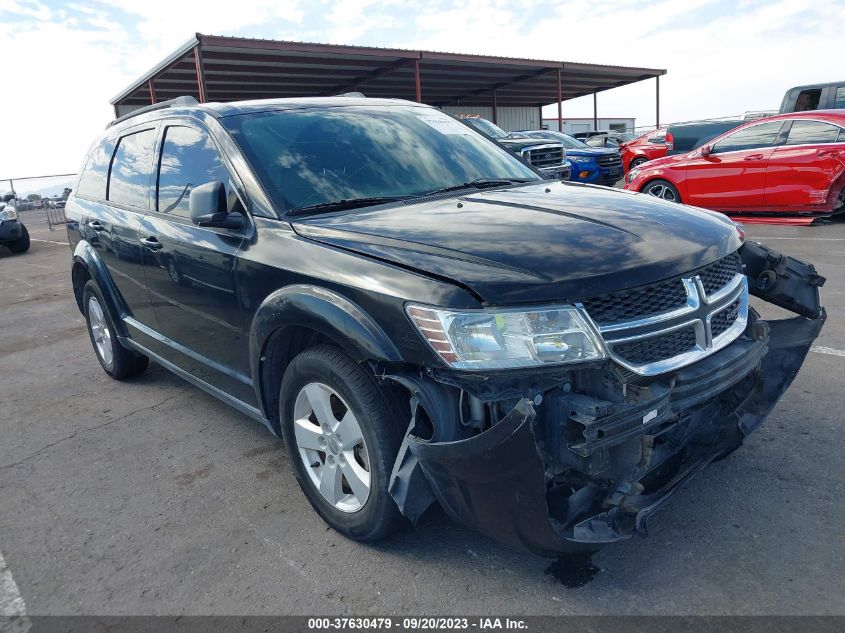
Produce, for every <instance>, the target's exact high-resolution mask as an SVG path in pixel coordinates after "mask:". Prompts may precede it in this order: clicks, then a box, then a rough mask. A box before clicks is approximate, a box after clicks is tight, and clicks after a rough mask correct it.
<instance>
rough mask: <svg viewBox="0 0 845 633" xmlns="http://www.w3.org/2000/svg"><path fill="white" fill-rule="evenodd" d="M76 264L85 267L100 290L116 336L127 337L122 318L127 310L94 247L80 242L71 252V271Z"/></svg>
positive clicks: (85, 242)
mask: <svg viewBox="0 0 845 633" xmlns="http://www.w3.org/2000/svg"><path fill="white" fill-rule="evenodd" d="M77 264H81V265H82V266H85V268H86V269H87V270H88V274H89V275H90V276H91V279H93V280H94V281H96V282H97V285H98V286H99V287H100V290H101V291H102V293H103V295H104V296H105V299H106V303H107V305H106V308H107V309H108V311H109V314H110V315H111V318H112V323H114V327H115V329H116V330H117V331H118V336H122V337H125V336H128V334H127V331H126V326H125V325H124V323H123V317H124V316H126V315H127V314H129V309H128V308H127V306H126V304H125V303H124V301H123V298H122V297H121V296H120V293H119V292H118V291H117V286H115V284H114V280H113V279H112V278H111V275H110V274H109V272H108V269H107V268H106V265H105V264H104V263H103V260H102V258H101V257H100V255H99V254H98V253H97V251H96V250H95V249H94V247H93V246H91V244H90V243H89V242H87V241H86V240H80V241H79V243H78V244H77V245H76V248H75V249H74V251H73V265H72V268H71V270H73V269H74V268H75V267H76V265H77ZM77 302H78V299H77ZM79 310H80V312H82V311H83V307H82V305H81V304H79ZM83 314H84V312H83Z"/></svg>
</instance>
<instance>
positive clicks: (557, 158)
mask: <svg viewBox="0 0 845 633" xmlns="http://www.w3.org/2000/svg"><path fill="white" fill-rule="evenodd" d="M522 155H523V156H524V157H525V159H526V160H527V161H528V162H529V163H531V165H532V166H534V167H538V168H539V167H555V166H557V165H560V164H561V163H562V162H563V147H537V148H534V149H527V150H525V151H523V154H522Z"/></svg>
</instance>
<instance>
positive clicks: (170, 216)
mask: <svg viewBox="0 0 845 633" xmlns="http://www.w3.org/2000/svg"><path fill="white" fill-rule="evenodd" d="M230 178H231V174H230V170H229V168H228V166H227V164H226V162H225V161H224V158H223V155H222V153H221V152H220V151H219V149H218V147H217V145H216V143H215V142H214V140H213V138H212V137H211V135H210V134H209V133H208V131H207V130H205V129H204V128H202V127H199V126H198V125H197V124H194V123H192V122H182V121H173V122H171V121H165V122H164V123H163V124H162V131H161V140H160V147H159V153H158V161H157V171H156V178H155V179H154V182H153V185H152V186H151V202H150V207H151V209H150V212H149V213H148V214H147V216H146V217H145V218H144V221H143V223H142V226H141V235H140V237H141V243H142V245H143V255H144V270H145V273H146V280H147V287H148V289H149V293H150V297H151V299H152V302H153V305H154V307H155V313H156V317H157V321H158V324H159V325H158V331H159V332H160V334H161V336H162V338H161V340H160V346H159V348H158V352H159V353H160V354H161V355H162V356H164V357H165V358H167V360H169V361H171V362H172V363H174V364H175V365H177V366H178V367H180V368H182V369H184V370H186V371H188V372H189V373H191V374H193V375H194V376H196V377H198V378H200V379H202V380H204V381H205V382H207V383H209V384H211V385H213V386H215V387H217V388H218V389H221V390H223V391H225V392H226V393H228V394H230V395H233V396H235V397H237V398H238V399H240V400H242V401H245V402H249V403H254V400H255V398H254V392H253V389H252V381H251V379H250V377H249V373H250V372H249V364H248V348H249V341H248V337H247V336H246V334H245V325H244V321H243V318H244V316H243V311H242V309H241V305H240V301H239V298H238V292H237V288H236V285H235V262H236V254H237V252H238V248H239V247H240V245H241V243H242V241H243V232H242V231H241V232H232V231H229V230H228V229H218V228H207V227H200V226H196V225H195V224H194V223H193V222H192V221H191V217H190V210H189V206H188V201H189V198H190V194H191V190H192V189H194V188H195V187H197V186H199V185H202V184H205V183H208V182H213V181H221V182H223V183H224V184H225V185H226V186H227V191H228V192H229V194H230V200H232V201H233V204H235V203H239V202H237V201H238V198H237V196H235V195H234V191H233V190H232V187H231V183H230Z"/></svg>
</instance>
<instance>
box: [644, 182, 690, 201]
mask: <svg viewBox="0 0 845 633" xmlns="http://www.w3.org/2000/svg"><path fill="white" fill-rule="evenodd" d="M640 192H641V193H646V194H648V195H650V196H654V197H655V198H660V199H661V200H666V201H667V202H680V201H681V194H680V193H678V188H677V187H675V185H673V184H672V183H671V182H669V181H668V180H661V179H658V180H650V181H649V182H647V183H646V184H645V185H644V186H643V188H642V189H640Z"/></svg>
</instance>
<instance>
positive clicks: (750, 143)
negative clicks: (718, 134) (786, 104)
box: [711, 121, 783, 154]
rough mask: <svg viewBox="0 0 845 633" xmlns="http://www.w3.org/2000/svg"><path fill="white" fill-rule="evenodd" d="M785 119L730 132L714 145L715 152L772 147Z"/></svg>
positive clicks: (713, 150) (713, 151)
mask: <svg viewBox="0 0 845 633" xmlns="http://www.w3.org/2000/svg"><path fill="white" fill-rule="evenodd" d="M782 126H783V121H771V122H769V123H759V124H758V125H752V126H751V127H747V128H743V129H741V130H738V131H736V132H734V133H733V134H729V135H728V136H726V137H725V138H723V139H722V140H721V141H719V142H718V143H716V144H715V145H714V146H713V149H712V150H711V152H712V153H713V154H719V153H725V152H739V151H742V150H747V149H757V148H762V147H772V146H773V145H774V144H775V139H777V137H778V133H779V132H780V128H781V127H782Z"/></svg>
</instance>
